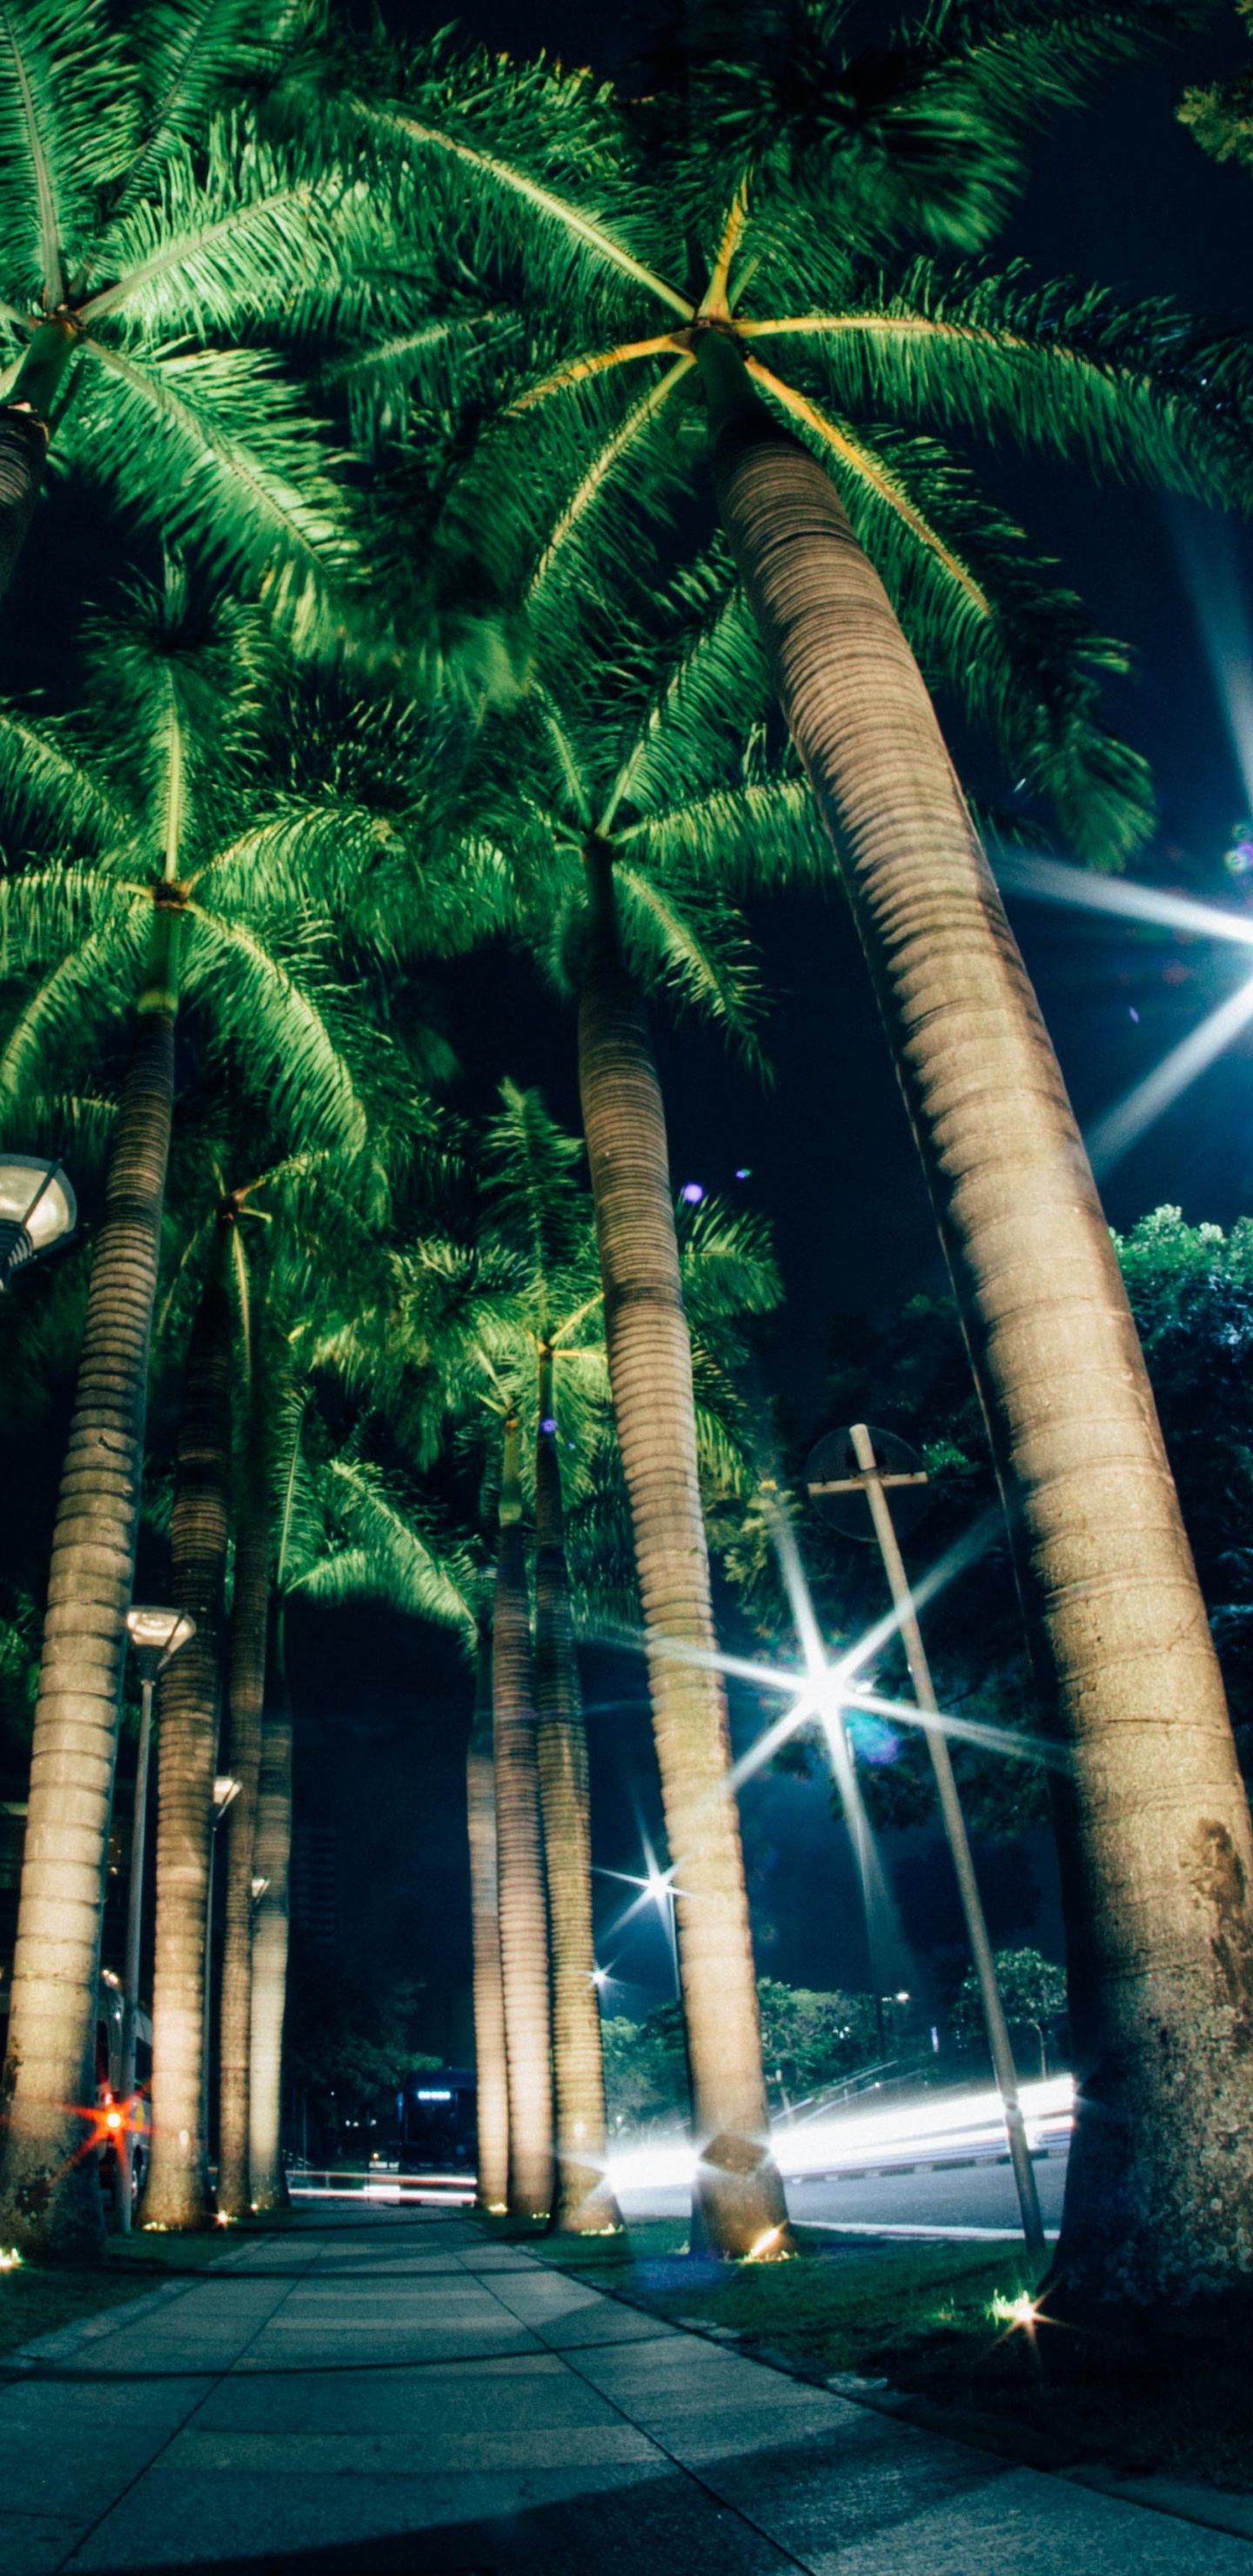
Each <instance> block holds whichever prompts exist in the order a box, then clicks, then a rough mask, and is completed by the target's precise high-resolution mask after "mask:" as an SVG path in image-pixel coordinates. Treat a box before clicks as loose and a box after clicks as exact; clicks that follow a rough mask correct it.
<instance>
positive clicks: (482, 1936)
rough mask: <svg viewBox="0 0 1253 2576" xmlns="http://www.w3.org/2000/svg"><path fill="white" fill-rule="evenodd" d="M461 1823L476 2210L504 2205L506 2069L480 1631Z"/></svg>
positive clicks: (487, 1664)
mask: <svg viewBox="0 0 1253 2576" xmlns="http://www.w3.org/2000/svg"><path fill="white" fill-rule="evenodd" d="M466 1820H467V1826H468V1831H469V1839H470V1922H471V1931H472V1934H473V1942H474V2071H475V2083H476V2086H477V2117H478V2170H477V2174H476V2181H475V2188H476V2195H477V2200H478V2206H479V2208H480V2209H490V2210H498V2211H500V2210H505V2209H507V2208H508V2205H509V2066H508V2059H507V2056H506V2053H505V1993H504V1985H503V1983H502V1978H501V1964H500V1872H499V1864H498V1859H497V1851H496V1775H495V1763H494V1760H493V1750H492V1634H491V1626H490V1622H489V1620H488V1619H487V1617H486V1616H484V1617H483V1618H482V1620H481V1624H480V1631H479V1655H478V1684H477V1688H476V1690H475V1695H474V1724H473V1726H472V1728H471V1732H470V1744H469V1750H468V1752H467V1755H466Z"/></svg>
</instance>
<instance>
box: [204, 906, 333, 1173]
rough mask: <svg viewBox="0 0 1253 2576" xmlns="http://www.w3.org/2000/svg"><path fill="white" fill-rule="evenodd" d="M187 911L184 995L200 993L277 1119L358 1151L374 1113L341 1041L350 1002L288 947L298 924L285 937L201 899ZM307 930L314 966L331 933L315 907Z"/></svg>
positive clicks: (220, 1037) (221, 1036)
mask: <svg viewBox="0 0 1253 2576" xmlns="http://www.w3.org/2000/svg"><path fill="white" fill-rule="evenodd" d="M189 912H190V919H191V924H192V927H193V929H194V936H193V938H192V939H191V940H190V942H189V944H188V950H187V955H186V958H185V962H184V969H183V992H184V997H185V999H186V1000H187V1001H189V1002H190V1001H194V1000H200V999H203V1001H204V1002H205V1003H206V1005H207V1007H208V1008H209V1010H210V1012H211V1014H212V1022H213V1026H214V1030H215V1033H216V1037H217V1042H218V1044H219V1045H225V1046H229V1048H230V1049H231V1051H232V1053H233V1054H234V1055H235V1056H236V1058H237V1059H238V1061H239V1063H240V1065H241V1066H242V1067H243V1068H244V1070H245V1075H246V1079H247V1080H248V1082H249V1084H250V1086H251V1088H252V1089H254V1090H255V1091H256V1092H258V1093H259V1094H260V1095H261V1096H262V1097H264V1098H266V1099H268V1101H269V1103H270V1107H271V1111H272V1114H273V1116H274V1117H275V1119H276V1120H278V1121H280V1122H282V1123H283V1124H285V1125H286V1126H287V1127H288V1128H289V1130H290V1132H291V1133H292V1134H293V1135H296V1136H302V1137H306V1138H308V1139H310V1140H311V1141H312V1142H313V1143H315V1144H319V1145H330V1146H332V1147H339V1148H343V1149H346V1150H348V1151H350V1152H355V1151H357V1150H359V1148H360V1147H361V1145H362V1143H363V1142H364V1139H365V1135H366V1129H367V1121H366V1111H365V1104H364V1102H363V1100H362V1098H361V1095H360V1091H359V1089H358V1085H357V1081H356V1077H355V1073H354V1068H353V1064H352V1060H351V1056H350V1054H349V1052H348V1051H347V1049H346V1047H345V1044H344V1023H346V1022H347V1020H348V1016H349V1015H348V1009H347V1002H346V999H345V1002H344V1004H343V1006H342V1008H340V1009H338V1010H337V1009H336V1007H335V997H334V995H333V993H332V992H330V991H329V990H328V989H327V987H326V985H325V983H324V982H323V979H322V978H321V977H319V978H318V983H317V985H315V984H314V983H313V981H312V979H310V981H309V982H308V983H306V980H305V978H304V976H302V975H301V974H300V973H299V971H298V969H297V960H296V958H295V957H294V955H293V953H292V950H291V946H290V940H291V931H292V929H293V928H296V927H298V925H289V928H288V933H287V938H286V940H285V941H284V942H282V943H280V942H279V941H277V940H272V939H267V938H263V937H262V936H261V934H260V931H259V930H258V929H257V928H254V927H252V926H250V925H249V924H247V923H245V922H242V921H232V920H223V919H218V918H215V917H214V916H213V915H212V914H209V913H207V912H205V911H204V910H203V909H202V907H201V906H199V905H197V904H193V905H191V906H190V907H189ZM304 930H305V934H306V955H307V957H308V959H309V962H310V963H313V964H315V965H316V963H317V961H318V959H319V957H320V955H322V954H323V953H324V952H325V949H326V946H327V945H328V942H327V936H326V933H325V932H324V930H323V928H322V926H321V925H320V924H319V923H318V921H317V918H316V916H314V915H310V916H309V918H308V920H307V921H306V923H305V925H304ZM310 943H311V944H310ZM284 946H286V947H287V949H288V958H287V960H285V957H284ZM289 961H290V962H289ZM319 986H320V989H319V988H318V987H319ZM337 1020H338V1021H339V1023H340V1025H339V1026H336V1021H337Z"/></svg>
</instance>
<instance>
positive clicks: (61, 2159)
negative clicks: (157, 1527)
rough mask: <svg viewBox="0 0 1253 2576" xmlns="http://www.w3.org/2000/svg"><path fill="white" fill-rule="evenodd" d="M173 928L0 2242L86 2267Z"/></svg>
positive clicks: (119, 1252)
mask: <svg viewBox="0 0 1253 2576" xmlns="http://www.w3.org/2000/svg"><path fill="white" fill-rule="evenodd" d="M177 924H178V913H177V911H176V910H175V909H173V908H172V907H170V908H166V907H164V906H163V907H162V908H161V909H160V910H159V911H158V913H157V918H156V924H155V926H154V931H153V943H152V952H151V955H150V958H149V962H148V972H147V976H146V978H145V985H144V990H143V993H142V995H141V997H140V1002H139V1022H138V1028H137V1032H136V1037H135V1044H134V1050H133V1053H132V1056H131V1062H130V1069H129V1072H128V1074H127V1077H126V1083H125V1087H124V1089H123V1092H122V1099H121V1103H120V1106H119V1110H118V1119H117V1126H116V1129H115V1131H114V1141H113V1151H112V1156H111V1158H110V1163H109V1176H108V1180H107V1182H106V1185H105V1207H104V1222H103V1224H102V1226H101V1228H100V1233H99V1237H98V1239H97V1242H96V1248H95V1255H94V1258H93V1261H92V1269H91V1288H90V1292H89V1295H88V1300H87V1321H86V1326H85V1329H84V1333H83V1348H82V1357H81V1359H80V1362H79V1372H78V1390H77V1395H76V1397H75V1404H74V1418H73V1421H72V1423H71V1426H70V1436H69V1443H68V1446H67V1449H66V1453H65V1465H64V1468H63V1470H62V1475H61V1490H60V1495H59V1498H58V1502H57V1517H56V1526H55V1529H54V1531H53V1539H52V1564H51V1570H50V1573H49V1579H48V1604H47V1611H46V1615H45V1619H44V1636H43V1660H42V1664H41V1667H40V1675H39V1701H38V1706H37V1708H36V1711H35V1736H34V1744H33V1748H32V1755H31V1775H30V1809H29V1815H28V1819H27V1826H26V1846H25V1852H24V1856H23V1862H22V1887H21V1901H20V1911H19V1915H18V1930H17V1949H16V1954H15V1957H14V1963H13V1988H12V1998H11V2003H10V2011H9V2040H8V2049H9V2054H8V2061H7V2064H6V2066H5V2069H4V2081H3V2096H4V2099H3V2108H4V2113H5V2118H6V2121H7V2140H6V2145H5V2152H4V2159H3V2165H2V2166H0V2243H3V2244H5V2245H10V2244H11V2245H16V2246H18V2247H20V2248H21V2249H22V2250H24V2251H25V2252H27V2253H47V2254H56V2255H63V2256H66V2257H73V2258H74V2259H75V2260H77V2261H89V2260H100V2261H102V2260H103V2258H104V2219H103V2213H102V2210H101V2205H100V2189H99V2184H98V2180H97V2175H96V2160H95V2157H94V2156H86V2157H85V2156H83V2155H82V2154H81V2153H80V2150H81V2149H82V2147H83V2144H84V2141H85V2140H86V2138H87V2137H88V2135H89V2134H90V2113H91V2108H92V2105H93V2104H94V2101H95V2091H96V2075H95V2022H96V1995H97V1981H98V1976H99V1966H100V1920H101V1909H102V1905H103V1893H104V1874H105V1860H106V1854H107V1849H108V1834H109V1811H110V1807H111V1805H112V1798H113V1772H114V1764H115V1760H116V1756H117V1728H118V1704H119V1697H120V1693H121V1686H122V1666H123V1660H124V1657H125V1652H126V1613H127V1610H128V1608H129V1606H130V1597H131V1585H132V1582H133V1580H134V1570H135V1533H136V1527H137V1522H138V1515H139V1496H140V1485H141V1480H142V1475H143V1443H144V1409H145V1400H146V1395H147V1384H148V1344H149V1338H150V1334H151V1329H152V1309H153V1302H154V1299H155V1296H156V1289H157V1269H158V1262H159V1257H160V1244H161V1210H162V1204H163V1200H164V1194H165V1173H166V1164H167V1161H168V1158H169V1148H170V1119H171V1114H172V1110H173V1102H174V1018H175V1012H176V1010H177V1007H178V994H177V964H178V960H177V936H178V932H177ZM74 2105H78V2106H79V2108H78V2109H77V2110H75V2108H74V2107H73V2106H74Z"/></svg>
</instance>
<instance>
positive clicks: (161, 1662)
mask: <svg viewBox="0 0 1253 2576" xmlns="http://www.w3.org/2000/svg"><path fill="white" fill-rule="evenodd" d="M126 1632H127V1635H128V1636H129V1638H130V1641H131V1652H132V1654H133V1655H134V1657H135V1661H136V1663H137V1664H138V1666H139V1672H140V1678H141V1680H143V1681H146V1682H151V1681H155V1680H156V1677H157V1675H158V1673H161V1672H164V1670H165V1667H166V1665H167V1664H168V1662H169V1660H170V1657H171V1655H176V1654H177V1653H178V1650H179V1647H180V1646H185V1645H186V1644H187V1641H188V1638H189V1637H194V1636H195V1633H196V1622H195V1620H194V1619H193V1618H192V1616H191V1614H190V1612H189V1611H187V1610H160V1609H156V1608H154V1607H153V1606H152V1605H150V1604H147V1603H140V1602H134V1603H132V1605H131V1608H130V1609H129V1610H128V1611H127V1613H126Z"/></svg>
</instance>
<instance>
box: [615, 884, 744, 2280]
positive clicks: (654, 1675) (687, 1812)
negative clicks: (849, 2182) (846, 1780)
mask: <svg viewBox="0 0 1253 2576" xmlns="http://www.w3.org/2000/svg"><path fill="white" fill-rule="evenodd" d="M588 868H589V877H590V883H591V899H592V932H591V948H590V956H589V964H588V970H587V975H586V978H585V981H584V986H583V996H582V1002H581V1006H580V1010H579V1087H580V1091H581V1094H582V1101H583V1129H584V1133H585V1135H586V1138H587V1153H588V1163H589V1166H590V1170H591V1178H592V1196H593V1199H594V1202H595V1208H596V1239H597V1243H598V1245H599V1249H600V1268H601V1278H602V1280H603V1282H604V1290H605V1339H606V1343H607V1346H608V1352H609V1376H610V1383H611V1386H612V1390H613V1409H614V1419H615V1422H616V1424H617V1429H618V1444H619V1447H620V1449H621V1451H622V1463H623V1468H624V1470H625V1474H626V1481H627V1490H628V1493H629V1495H630V1502H631V1524H632V1529H633V1532H634V1537H635V1563H636V1570H637V1573H638V1576H639V1587H640V1599H641V1602H642V1604H643V1610H644V1618H645V1621H646V1623H647V1625H648V1628H649V1630H650V1632H651V1633H652V1634H653V1635H654V1636H656V1637H657V1638H659V1639H660V1638H667V1639H672V1640H675V1641H676V1642H678V1643H679V1644H681V1645H687V1646H695V1647H697V1648H700V1649H703V1650H705V1651H712V1650H713V1649H714V1648H715V1647H716V1644H717V1640H716V1637H715V1635H714V1624H713V1610H712V1606H711V1602H710V1591H709V1551H708V1547H707V1544H706V1539H705V1525H704V1520H703V1518H702V1515H701V1503H700V1484H699V1479H698V1476H697V1467H696V1420H695V1406H694V1400H693V1394H692V1354H691V1345H690V1343H689V1340H688V1331H687V1319H686V1317H685V1315H684V1312H683V1297H682V1291H681V1288H680V1284H679V1254H678V1245H677V1242H676V1239H675V1230H674V1204H673V1200H672V1198H671V1192H670V1169H669V1159H668V1154H667V1147H666V1123H665V1112H664V1110H663V1107H662V1100H661V1087H660V1084H659V1083H658V1080H657V1068H656V1064H655V1062H654V1058H653V1051H652V1045H651V1042H650V1039H649V1034H648V1026H647V1022H646V1020H645V1016H644V1010H643V1005H642V1003H641V1001H640V998H639V995H638V993H637V992H636V990H635V987H634V985H633V983H632V981H631V978H630V976H629V975H628V973H627V971H626V968H625V966H624V964H623V961H622V955H621V951H620V948H619V944H618V937H617V927H616V921H615V917H614V896H613V875H612V859H611V854H610V852H609V851H608V849H607V848H605V847H604V846H603V844H600V843H593V844H592V845H591V847H590V849H589V852H588ZM648 1678H649V1689H650V1693H651V1696H652V1703H653V1732H654V1736H655V1739H656V1745H657V1760H658V1766H659V1768H660V1772H661V1794H662V1802H663V1807H664V1811H665V1819H666V1837H667V1841H668V1843H669V1846H670V1857H671V1861H672V1863H673V1865H674V1868H675V1872H676V1889H677V1891H679V1892H678V1894H677V1904H676V1914H677V1920H678V1939H679V1974H680V1979H681V1982H682V1988H683V2010H684V2015H685V2019H686V2023H687V2034H688V2049H689V2055H690V2061H691V2071H692V2087H693V2110H694V2116H695V2121H696V2128H697V2136H698V2143H699V2144H700V2148H701V2160H700V2163H699V2165H698V2168H697V2178H696V2189H695V2201H694V2209H693V2223H694V2225H695V2226H696V2227H697V2228H698V2229H699V2230H701V2231H703V2234H704V2236H705V2238H706V2239H707V2241H708V2242H709V2244H710V2245H712V2246H713V2247H714V2249H715V2250H716V2251H717V2252H719V2253H721V2254H730V2255H739V2254H746V2253H748V2252H749V2251H750V2250H751V2249H752V2248H753V2247H754V2246H762V2245H763V2242H764V2243H767V2244H768V2245H769V2249H770V2251H772V2252H782V2251H784V2250H786V2243H787V2214H786V2209H785V2206H784V2199H783V2186H782V2184H781V2182H780V2180H779V2175H778V2171H777V2168H776V2166H775V2163H774V2160H773V2157H772V2155H771V2153H770V2146H769V2129H768V2121H767V2112H766V2090H765V2084H764V2082H763V2079H762V2071H761V2029H760V2023H759V2019H758V2012H757V1984H756V1978H755V1974H754V1968H753V1943H752V1931H751V1927H750V1924H749V1917H748V1896H747V1892H746V1889H745V1885H744V1855H743V1851H742V1848H741V1844H740V1828H739V1817H738V1814H737V1812H736V1805H735V1797H734V1793H733V1791H732V1788H731V1784H730V1770H731V1755H730V1740H729V1736H728V1732H727V1710H726V1695H725V1692H724V1690H723V1686H722V1679H721V1675H720V1674H718V1673H716V1672H714V1671H711V1670H709V1669H707V1668H705V1667H704V1666H701V1665H699V1664H696V1663H682V1662H680V1661H678V1660H677V1659H676V1658H670V1657H667V1656H666V1655H664V1654H655V1655H652V1656H650V1658H649V1675H648Z"/></svg>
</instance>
